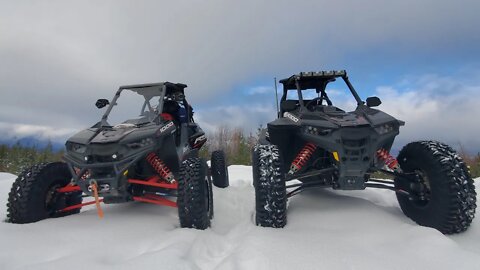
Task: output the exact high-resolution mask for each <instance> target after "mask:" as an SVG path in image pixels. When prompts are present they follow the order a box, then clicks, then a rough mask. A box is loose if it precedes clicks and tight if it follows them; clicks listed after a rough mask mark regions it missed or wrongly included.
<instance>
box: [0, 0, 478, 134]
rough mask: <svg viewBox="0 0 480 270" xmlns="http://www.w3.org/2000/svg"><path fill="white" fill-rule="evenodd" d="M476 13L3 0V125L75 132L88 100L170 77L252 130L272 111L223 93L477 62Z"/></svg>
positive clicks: (398, 4)
mask: <svg viewBox="0 0 480 270" xmlns="http://www.w3.org/2000/svg"><path fill="white" fill-rule="evenodd" d="M478 10H480V2H478V1H473V0H471V1H469V0H467V1H462V4H459V3H458V2H457V1H433V0H426V1H421V2H419V1H413V0H407V1H395V2H392V1H380V0H370V1H335V2H332V1H284V0H281V1H273V0H270V1H253V0H246V1H221V0H214V1H199V0H195V1H173V2H162V1H102V2H100V3H99V2H98V1H76V2H72V1H68V2H67V1H25V2H20V1H0V63H1V64H0V91H1V99H0V122H2V123H4V126H3V127H4V128H2V129H6V128H5V125H7V124H22V125H30V126H42V127H49V128H53V129H61V128H62V129H63V128H66V129H70V128H77V129H78V128H82V127H84V126H87V125H90V124H92V123H93V122H94V119H98V117H99V112H98V111H97V110H96V109H94V108H93V106H92V104H93V102H94V101H95V100H96V99H97V98H98V97H107V98H109V97H111V96H112V95H113V91H114V89H115V88H116V87H117V86H118V85H121V84H131V83H139V82H154V81H163V80H170V81H181V82H186V83H187V84H189V86H190V87H189V89H190V92H189V95H190V99H191V102H192V103H193V104H209V105H210V106H211V107H212V108H213V109H211V111H209V112H215V110H216V111H217V112H220V111H223V112H226V115H231V116H232V117H233V116H235V117H238V116H237V115H239V114H244V115H248V117H249V119H250V121H248V122H241V121H243V120H241V119H240V118H239V119H238V123H244V124H245V125H247V126H248V125H249V124H250V123H252V122H262V121H264V120H263V116H262V115H265V118H267V117H266V115H267V114H269V115H270V113H271V112H268V113H267V112H266V111H265V113H264V111H262V110H260V109H264V106H263V104H261V103H260V104H259V105H258V108H259V110H257V111H255V110H248V112H247V113H245V111H244V110H239V111H235V110H236V108H241V107H242V106H244V105H240V104H231V105H230V106H225V107H218V106H215V102H214V100H215V98H216V96H218V95H221V94H223V95H225V93H228V92H229V91H232V89H233V88H234V87H238V86H239V85H245V84H249V85H251V82H252V81H256V80H259V79H263V78H268V79H269V80H270V78H272V77H274V76H277V77H283V76H286V75H290V73H293V72H298V71H300V70H309V69H312V70H317V69H322V68H342V67H345V66H346V67H349V66H355V65H357V66H358V63H357V62H356V61H357V60H356V59H355V58H358V57H359V56H362V58H363V59H369V60H368V63H367V62H365V65H367V64H369V63H370V64H372V63H373V64H379V65H380V67H381V68H382V69H388V68H391V67H389V66H395V65H396V64H397V63H398V62H402V61H403V62H404V61H411V62H412V63H411V64H412V65H414V66H417V65H425V63H423V61H428V60H430V59H435V60H438V59H443V58H445V59H451V58H457V59H470V60H472V59H473V61H477V62H478V60H479V58H480V57H479V55H478V52H477V48H476V44H478V43H479V41H480V36H479V35H475V34H472V33H476V32H477V27H478V25H479V23H480V19H479V17H478V16H477V11H478ZM363 55H368V57H367V56H363ZM352 56H356V57H352ZM417 58H418V59H417ZM444 61H447V62H448V60H444ZM447 62H445V63H447ZM389 63H390V64H389ZM369 72H371V70H362V69H359V70H357V73H356V76H358V77H361V76H363V75H365V74H368V73H369ZM375 72H377V73H378V72H379V71H378V70H375ZM380 73H381V71H380ZM245 106H248V107H251V105H245ZM217 107H218V108H217ZM269 110H271V111H273V112H274V108H273V107H272V108H270V109H269ZM252 111H255V112H256V113H258V115H257V114H255V115H253V114H252V113H251V112H252ZM206 112H207V111H205V112H203V113H202V112H199V120H200V119H208V118H207V117H208V116H207V115H206ZM263 113H264V114H263ZM259 115H260V116H259ZM215 116H218V115H215ZM257 118H258V119H262V120H258V121H252V119H257ZM206 121H207V120H206ZM221 121H223V120H219V121H218V122H221ZM207 123H212V125H214V122H208V121H207ZM255 125H256V123H255ZM0 131H1V130H0ZM2 133H4V132H3V131H2Z"/></svg>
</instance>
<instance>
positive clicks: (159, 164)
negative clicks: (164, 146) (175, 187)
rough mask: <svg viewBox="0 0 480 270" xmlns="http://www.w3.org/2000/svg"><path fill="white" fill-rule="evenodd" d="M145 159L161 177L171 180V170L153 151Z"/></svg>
mask: <svg viewBox="0 0 480 270" xmlns="http://www.w3.org/2000/svg"><path fill="white" fill-rule="evenodd" d="M147 161H148V163H150V165H151V166H152V167H153V169H154V170H155V171H156V172H157V173H158V174H159V175H160V176H161V177H162V178H163V179H165V180H167V181H168V182H171V181H172V180H173V174H172V172H171V171H170V169H169V168H168V167H167V165H165V163H164V162H163V161H162V160H161V159H160V158H159V157H158V156H157V155H156V154H155V153H150V154H148V156H147Z"/></svg>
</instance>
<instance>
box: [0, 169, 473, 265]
mask: <svg viewBox="0 0 480 270" xmlns="http://www.w3.org/2000/svg"><path fill="white" fill-rule="evenodd" d="M229 174H230V183H231V187H229V188H226V189H218V188H215V190H214V202H215V219H214V221H213V224H212V228H211V229H208V230H205V231H198V230H193V229H182V228H179V224H178V218H177V212H176V209H174V208H169V207H162V206H156V205H149V204H142V203H128V204H121V205H104V211H105V217H104V218H103V219H102V220H100V219H99V218H98V217H97V215H96V211H95V208H94V207H87V208H85V209H84V210H83V212H82V213H80V214H79V215H74V216H69V217H65V218H59V219H49V220H44V221H41V222H37V223H34V224H25V225H18V224H9V223H5V222H0V269H69V270H73V269H134V268H135V269H136V268H138V269H289V270H291V269H329V270H331V269H382V270H384V269H422V270H424V269H436V270H438V269H478V265H479V263H480V245H479V244H478V241H479V239H480V224H479V223H480V221H479V219H478V218H477V219H475V220H474V222H473V224H472V226H471V227H470V229H469V230H468V231H467V232H465V233H462V234H459V235H454V236H444V235H442V234H441V233H440V232H438V231H436V230H434V229H430V228H425V227H420V226H418V225H416V224H415V223H414V222H412V221H411V220H410V219H408V218H407V217H405V216H404V215H403V213H402V212H401V210H400V208H399V207H398V204H397V202H396V199H395V196H394V194H393V193H391V192H389V191H385V190H366V191H350V192H346V191H342V192H336V191H331V190H324V189H318V190H310V191H305V192H303V193H301V194H300V195H297V196H295V197H293V198H292V200H291V201H290V202H289V206H288V211H289V215H288V224H287V226H286V227H285V228H284V229H270V228H260V227H257V226H255V225H254V223H253V213H254V211H253V209H254V204H255V200H254V192H253V187H252V186H251V167H247V166H230V167H229ZM14 178H15V176H14V175H11V174H6V173H0V216H2V217H5V215H6V207H5V204H6V200H7V196H8V192H9V190H10V186H11V183H12V182H13V180H14ZM479 180H480V179H477V182H478V181H479ZM478 186H479V185H478V183H477V188H478Z"/></svg>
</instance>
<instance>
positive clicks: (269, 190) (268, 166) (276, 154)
mask: <svg viewBox="0 0 480 270" xmlns="http://www.w3.org/2000/svg"><path fill="white" fill-rule="evenodd" d="M252 161H253V166H252V169H253V186H254V188H255V211H256V214H255V222H256V224H257V225H259V226H262V227H272V228H283V227H284V226H285V225H286V224H287V189H286V186H285V179H284V178H285V177H284V172H283V164H282V159H281V156H280V151H279V149H278V147H277V146H276V145H256V146H255V147H254V148H253V151H252Z"/></svg>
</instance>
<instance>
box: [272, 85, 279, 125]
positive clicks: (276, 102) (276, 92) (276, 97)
mask: <svg viewBox="0 0 480 270" xmlns="http://www.w3.org/2000/svg"><path fill="white" fill-rule="evenodd" d="M273 81H274V83H275V105H276V106H277V118H278V117H280V109H279V108H278V91H277V77H274V78H273Z"/></svg>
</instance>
